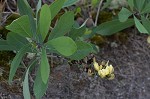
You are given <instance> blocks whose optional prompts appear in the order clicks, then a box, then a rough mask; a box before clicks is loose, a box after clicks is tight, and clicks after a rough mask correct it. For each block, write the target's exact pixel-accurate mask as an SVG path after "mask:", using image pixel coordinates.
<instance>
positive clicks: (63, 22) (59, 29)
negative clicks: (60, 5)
mask: <svg viewBox="0 0 150 99" xmlns="http://www.w3.org/2000/svg"><path fill="white" fill-rule="evenodd" d="M73 24H74V14H73V12H67V13H65V14H63V15H62V16H61V17H60V19H59V21H58V22H57V24H56V26H55V27H54V29H53V30H52V32H51V33H50V36H49V40H50V39H53V38H57V37H60V36H64V35H65V34H66V33H67V32H69V30H71V28H72V25H73Z"/></svg>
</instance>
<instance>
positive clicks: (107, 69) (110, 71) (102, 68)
mask: <svg viewBox="0 0 150 99" xmlns="http://www.w3.org/2000/svg"><path fill="white" fill-rule="evenodd" d="M108 63H109V61H107V63H106V64H101V65H99V64H98V63H97V62H96V60H95V58H93V65H94V69H95V70H96V71H97V72H98V74H99V76H100V77H101V78H108V79H109V80H112V79H114V78H115V75H114V68H113V66H112V65H109V64H108Z"/></svg>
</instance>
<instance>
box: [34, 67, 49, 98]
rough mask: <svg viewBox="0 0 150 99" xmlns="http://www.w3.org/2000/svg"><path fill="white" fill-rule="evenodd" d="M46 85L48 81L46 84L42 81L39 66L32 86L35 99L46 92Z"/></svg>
mask: <svg viewBox="0 0 150 99" xmlns="http://www.w3.org/2000/svg"><path fill="white" fill-rule="evenodd" d="M47 87H48V81H47V83H46V84H45V83H44V82H43V80H42V77H41V72H40V68H39V69H38V71H37V74H36V79H35V82H34V87H33V91H34V95H35V97H36V99H41V98H42V96H43V95H44V93H45V92H46V89H47Z"/></svg>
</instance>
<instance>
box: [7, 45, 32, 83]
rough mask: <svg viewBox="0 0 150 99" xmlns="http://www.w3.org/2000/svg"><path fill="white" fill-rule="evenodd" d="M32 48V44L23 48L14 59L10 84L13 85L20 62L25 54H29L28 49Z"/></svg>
mask: <svg viewBox="0 0 150 99" xmlns="http://www.w3.org/2000/svg"><path fill="white" fill-rule="evenodd" d="M29 47H30V44H27V45H25V46H24V47H22V48H21V49H20V50H19V52H18V53H17V55H16V56H15V57H14V59H13V61H12V63H11V66H10V73H9V84H10V83H11V81H12V79H13V77H14V75H15V73H16V70H17V68H18V67H19V65H20V62H21V60H22V58H23V56H24V54H25V53H26V52H27V50H28V48H29Z"/></svg>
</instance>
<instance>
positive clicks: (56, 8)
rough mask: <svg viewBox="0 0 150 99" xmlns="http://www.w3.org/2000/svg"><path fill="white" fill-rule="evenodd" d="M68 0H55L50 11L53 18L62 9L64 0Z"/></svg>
mask: <svg viewBox="0 0 150 99" xmlns="http://www.w3.org/2000/svg"><path fill="white" fill-rule="evenodd" d="M65 1H66V0H55V1H54V2H53V3H52V4H51V5H50V7H49V8H50V11H51V19H53V18H54V17H55V16H56V15H57V13H58V12H59V11H60V9H61V8H62V6H63V4H64V2H65Z"/></svg>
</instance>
